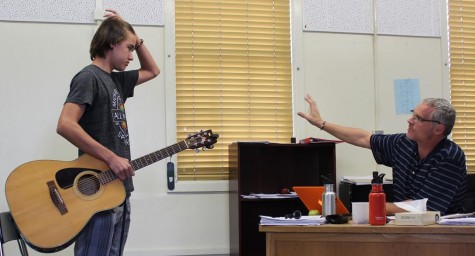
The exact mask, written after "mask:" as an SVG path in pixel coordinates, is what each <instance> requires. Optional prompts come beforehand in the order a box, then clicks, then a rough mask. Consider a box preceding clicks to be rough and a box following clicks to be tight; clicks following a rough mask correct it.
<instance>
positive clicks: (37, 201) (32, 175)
mask: <svg viewBox="0 0 475 256" xmlns="http://www.w3.org/2000/svg"><path fill="white" fill-rule="evenodd" d="M218 137H219V136H218V135H217V134H213V132H212V131H211V130H207V131H202V132H200V133H197V134H194V135H191V136H189V137H188V138H186V139H185V140H183V141H181V142H179V143H176V144H174V145H171V146H168V147H166V148H164V149H161V150H158V151H155V152H153V153H150V154H148V155H145V156H143V157H140V158H138V159H135V160H132V161H131V162H130V164H131V165H132V167H133V168H134V170H135V171H137V170H138V169H140V168H143V167H145V166H148V165H150V164H153V163H155V162H157V161H159V160H162V159H164V158H166V157H169V156H172V155H174V154H176V153H178V152H181V151H183V150H186V149H195V150H199V148H213V144H215V143H216V142H217V138H218ZM5 194H6V197H7V201H8V205H9V207H10V212H11V214H12V216H13V219H14V220H15V223H16V224H17V226H18V229H19V231H20V233H21V234H22V236H23V238H24V239H25V241H26V242H27V243H28V244H29V245H30V246H31V247H32V248H33V249H35V250H37V251H40V252H55V251H60V250H62V249H64V248H66V247H67V246H69V245H70V244H71V243H73V242H74V239H75V237H76V236H77V235H78V234H79V233H80V232H81V230H82V229H83V228H84V227H85V226H86V224H87V223H88V221H89V220H90V219H91V217H92V216H93V215H94V214H95V213H98V212H101V211H105V210H109V209H113V208H115V207H117V206H120V205H121V204H122V203H123V202H124V200H125V188H124V185H123V183H122V181H121V180H119V179H118V178H117V177H116V175H115V174H114V172H113V171H111V170H109V167H108V166H107V165H106V164H105V163H104V162H102V161H100V160H98V159H96V158H94V157H92V156H90V155H87V154H84V155H82V156H80V157H79V158H77V159H76V160H73V161H55V160H38V161H32V162H28V163H25V164H23V165H21V166H19V167H17V168H16V169H15V170H13V171H12V173H11V174H10V175H9V176H8V179H7V181H6V185H5Z"/></svg>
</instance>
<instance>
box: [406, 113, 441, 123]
mask: <svg viewBox="0 0 475 256" xmlns="http://www.w3.org/2000/svg"><path fill="white" fill-rule="evenodd" d="M411 114H412V118H415V119H416V120H417V122H433V123H438V124H442V123H441V122H440V121H437V120H430V119H424V118H422V117H420V116H419V115H417V114H416V113H414V109H412V110H411Z"/></svg>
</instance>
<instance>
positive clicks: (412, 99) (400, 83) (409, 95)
mask: <svg viewBox="0 0 475 256" xmlns="http://www.w3.org/2000/svg"><path fill="white" fill-rule="evenodd" d="M394 97H396V98H395V102H396V114H397V115H405V114H410V113H411V109H414V108H415V107H416V106H417V104H419V103H420V101H421V94H420V90H419V80H418V79H396V80H394Z"/></svg>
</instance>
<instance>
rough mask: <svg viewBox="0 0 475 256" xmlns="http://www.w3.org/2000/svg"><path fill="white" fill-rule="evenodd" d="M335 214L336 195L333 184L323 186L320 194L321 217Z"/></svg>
mask: <svg viewBox="0 0 475 256" xmlns="http://www.w3.org/2000/svg"><path fill="white" fill-rule="evenodd" d="M332 214H336V194H335V191H334V190H333V184H325V191H324V192H323V194H322V216H327V215H332Z"/></svg>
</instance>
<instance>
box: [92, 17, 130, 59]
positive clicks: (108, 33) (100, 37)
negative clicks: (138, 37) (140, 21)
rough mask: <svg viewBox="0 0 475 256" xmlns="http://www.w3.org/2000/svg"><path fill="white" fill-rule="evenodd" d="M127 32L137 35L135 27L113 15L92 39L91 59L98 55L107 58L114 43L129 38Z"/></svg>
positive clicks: (104, 22) (103, 23)
mask: <svg viewBox="0 0 475 256" xmlns="http://www.w3.org/2000/svg"><path fill="white" fill-rule="evenodd" d="M127 32H131V33H132V34H134V35H135V31H134V28H133V27H132V26H131V25H130V24H129V23H128V22H127V21H125V20H123V19H122V18H120V17H118V16H112V17H109V18H107V19H106V20H104V21H103V22H102V24H101V25H100V26H99V28H98V29H97V31H96V33H95V34H94V37H93V38H92V41H91V47H90V48H89V54H90V58H91V60H94V58H96V57H101V58H105V57H106V53H107V51H109V50H110V49H112V45H115V44H118V43H120V42H122V41H124V40H125V39H126V38H127Z"/></svg>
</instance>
